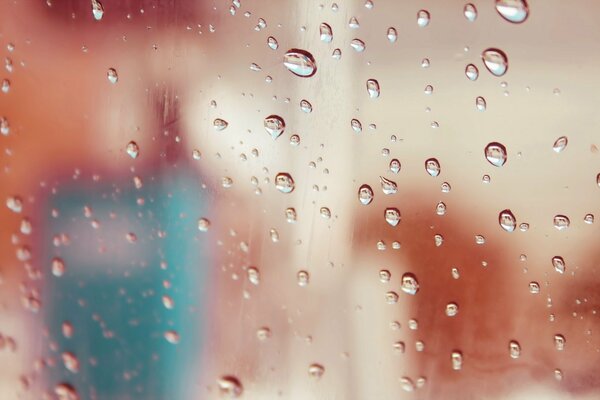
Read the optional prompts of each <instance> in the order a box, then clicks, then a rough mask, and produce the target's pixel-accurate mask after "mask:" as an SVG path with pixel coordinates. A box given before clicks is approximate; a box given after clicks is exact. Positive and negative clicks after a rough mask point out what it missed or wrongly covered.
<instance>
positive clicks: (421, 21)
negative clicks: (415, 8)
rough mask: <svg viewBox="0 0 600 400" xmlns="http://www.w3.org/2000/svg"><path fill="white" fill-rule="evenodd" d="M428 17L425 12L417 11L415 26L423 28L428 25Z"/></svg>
mask: <svg viewBox="0 0 600 400" xmlns="http://www.w3.org/2000/svg"><path fill="white" fill-rule="evenodd" d="M429 20H430V15H429V12H428V11H427V10H419V12H418V13H417V25H418V26H419V27H420V28H425V27H426V26H427V25H429Z"/></svg>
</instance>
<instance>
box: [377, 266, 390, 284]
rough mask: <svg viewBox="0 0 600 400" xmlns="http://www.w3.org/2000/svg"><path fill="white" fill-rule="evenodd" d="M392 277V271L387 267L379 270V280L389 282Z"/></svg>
mask: <svg viewBox="0 0 600 400" xmlns="http://www.w3.org/2000/svg"><path fill="white" fill-rule="evenodd" d="M390 279H392V274H391V273H390V271H388V270H387V269H382V270H381V271H379V280H380V281H381V282H382V283H386V282H389V281H390Z"/></svg>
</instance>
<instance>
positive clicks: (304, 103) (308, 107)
mask: <svg viewBox="0 0 600 400" xmlns="http://www.w3.org/2000/svg"><path fill="white" fill-rule="evenodd" d="M300 109H301V110H302V111H303V112H305V113H311V112H312V110H313V108H312V104H310V103H309V102H308V100H301V101H300Z"/></svg>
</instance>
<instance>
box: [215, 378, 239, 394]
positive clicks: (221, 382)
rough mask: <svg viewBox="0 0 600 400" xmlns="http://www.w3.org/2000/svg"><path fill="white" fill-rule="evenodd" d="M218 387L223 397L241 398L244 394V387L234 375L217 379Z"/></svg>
mask: <svg viewBox="0 0 600 400" xmlns="http://www.w3.org/2000/svg"><path fill="white" fill-rule="evenodd" d="M217 386H218V388H219V394H220V395H221V396H225V397H229V398H230V399H233V398H237V397H240V396H241V395H242V394H243V393H244V387H243V386H242V383H241V382H240V380H239V379H238V378H236V377H235V376H232V375H224V376H222V377H220V378H219V379H217Z"/></svg>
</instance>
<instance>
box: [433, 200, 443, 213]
mask: <svg viewBox="0 0 600 400" xmlns="http://www.w3.org/2000/svg"><path fill="white" fill-rule="evenodd" d="M435 213H436V214H437V215H446V204H445V203H444V202H442V201H440V202H439V203H437V206H435Z"/></svg>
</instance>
